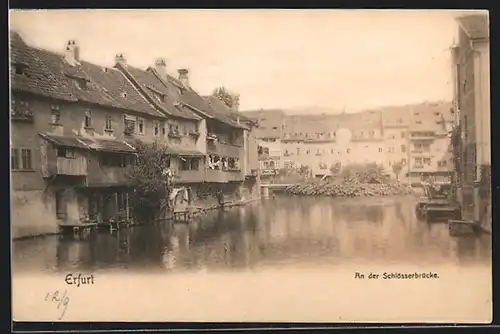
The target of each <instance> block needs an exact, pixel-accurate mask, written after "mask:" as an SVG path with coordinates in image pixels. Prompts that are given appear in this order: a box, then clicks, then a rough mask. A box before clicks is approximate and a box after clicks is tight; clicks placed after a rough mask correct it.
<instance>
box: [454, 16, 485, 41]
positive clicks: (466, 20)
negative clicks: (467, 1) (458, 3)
mask: <svg viewBox="0 0 500 334" xmlns="http://www.w3.org/2000/svg"><path fill="white" fill-rule="evenodd" d="M457 21H458V23H459V24H460V26H461V27H462V29H463V30H464V31H465V33H466V34H467V36H469V38H471V39H480V38H489V36H490V30H489V23H488V15H487V14H472V15H464V16H461V17H459V18H457Z"/></svg>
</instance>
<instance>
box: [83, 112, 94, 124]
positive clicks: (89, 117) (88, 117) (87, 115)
mask: <svg viewBox="0 0 500 334" xmlns="http://www.w3.org/2000/svg"><path fill="white" fill-rule="evenodd" d="M84 126H85V127H86V128H91V127H92V111H91V110H90V109H89V110H86V111H85V120H84Z"/></svg>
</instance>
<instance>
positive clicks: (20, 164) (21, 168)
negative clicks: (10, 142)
mask: <svg viewBox="0 0 500 334" xmlns="http://www.w3.org/2000/svg"><path fill="white" fill-rule="evenodd" d="M26 151H28V152H29V155H28V156H27V158H29V159H28V161H29V166H25V160H24V159H25V156H24V155H23V153H24V152H26ZM33 151H34V150H33V149H32V148H31V147H26V146H20V147H11V151H10V152H11V157H10V163H11V171H16V172H34V171H35V169H34V168H33V165H34V164H33ZM13 152H15V156H16V159H15V163H16V164H17V166H14V164H13V162H14V161H13V158H14V154H13ZM14 167H17V168H14Z"/></svg>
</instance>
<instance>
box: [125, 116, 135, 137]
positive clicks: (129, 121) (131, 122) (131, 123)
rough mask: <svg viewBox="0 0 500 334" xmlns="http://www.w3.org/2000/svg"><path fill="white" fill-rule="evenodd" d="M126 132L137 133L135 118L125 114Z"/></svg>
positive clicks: (127, 133)
mask: <svg viewBox="0 0 500 334" xmlns="http://www.w3.org/2000/svg"><path fill="white" fill-rule="evenodd" d="M124 121H125V134H126V135H132V134H134V133H135V123H136V122H135V119H134V118H131V117H128V116H125V119H124Z"/></svg>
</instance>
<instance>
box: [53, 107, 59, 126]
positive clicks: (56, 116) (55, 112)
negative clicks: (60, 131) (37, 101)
mask: <svg viewBox="0 0 500 334" xmlns="http://www.w3.org/2000/svg"><path fill="white" fill-rule="evenodd" d="M51 109H52V114H51V123H52V124H60V122H61V112H60V111H59V106H57V105H53V106H51Z"/></svg>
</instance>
